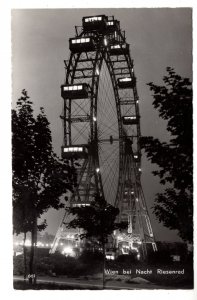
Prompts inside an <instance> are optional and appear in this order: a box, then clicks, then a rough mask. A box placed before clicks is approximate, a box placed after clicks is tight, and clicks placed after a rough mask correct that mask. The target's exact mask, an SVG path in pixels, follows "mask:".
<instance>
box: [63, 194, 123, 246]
mask: <svg viewBox="0 0 197 300" xmlns="http://www.w3.org/2000/svg"><path fill="white" fill-rule="evenodd" d="M68 211H69V213H70V214H73V215H74V216H75V218H74V219H73V220H72V221H70V223H69V227H70V228H82V229H83V230H84V232H83V233H82V234H81V238H87V239H88V238H96V239H97V241H99V242H100V243H101V244H102V243H103V242H104V243H106V242H107V238H108V236H109V235H111V234H112V233H113V231H114V230H116V229H124V228H126V225H127V224H126V225H125V223H117V222H116V218H117V216H118V214H119V209H118V208H115V207H114V206H112V205H111V204H109V203H107V202H106V201H105V199H103V198H102V197H100V196H98V195H95V199H94V201H92V202H91V203H90V205H89V206H84V207H83V206H81V207H69V208H68Z"/></svg>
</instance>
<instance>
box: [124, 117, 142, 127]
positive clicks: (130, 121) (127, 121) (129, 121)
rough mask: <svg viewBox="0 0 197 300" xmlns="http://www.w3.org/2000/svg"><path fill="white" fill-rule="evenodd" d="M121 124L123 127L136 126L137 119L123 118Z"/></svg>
mask: <svg viewBox="0 0 197 300" xmlns="http://www.w3.org/2000/svg"><path fill="white" fill-rule="evenodd" d="M122 122H123V124H124V125H136V124H138V123H139V118H137V116H124V117H122Z"/></svg>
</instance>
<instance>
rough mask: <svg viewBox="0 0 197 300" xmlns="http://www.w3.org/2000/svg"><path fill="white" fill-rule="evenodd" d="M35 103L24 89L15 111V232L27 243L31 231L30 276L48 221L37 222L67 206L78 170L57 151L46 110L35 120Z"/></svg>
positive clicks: (13, 135) (13, 144)
mask: <svg viewBox="0 0 197 300" xmlns="http://www.w3.org/2000/svg"><path fill="white" fill-rule="evenodd" d="M32 104H33V103H32V101H31V100H30V99H29V96H28V95H27V92H26V90H23V91H22V96H21V98H20V99H18V101H17V106H16V110H14V109H13V110H12V175H13V225H14V226H13V229H14V233H16V234H19V233H21V232H23V233H24V240H25V237H26V233H27V232H28V231H30V232H31V240H32V241H31V244H32V245H31V253H30V263H29V269H30V270H29V271H30V274H33V273H35V268H34V265H35V264H34V256H35V248H36V242H37V230H39V231H41V230H43V229H45V228H46V226H47V224H46V220H44V222H43V223H42V224H39V225H38V224H37V220H38V219H39V218H40V217H41V215H42V214H43V213H44V212H46V211H47V210H48V209H49V208H54V209H60V208H63V207H64V204H63V203H62V202H61V199H60V197H61V196H62V195H64V194H66V192H67V191H68V190H72V186H73V182H74V179H75V171H74V167H73V168H72V167H70V166H69V165H68V163H67V162H66V161H63V160H61V159H59V158H58V157H57V155H56V154H55V153H54V152H53V148H52V138H51V131H50V128H49V122H48V120H47V117H46V115H45V113H44V109H43V108H40V113H39V114H38V116H37V117H36V118H34V115H33V108H32ZM24 249H25V248H24ZM24 254H25V253H24ZM24 256H25V255H24ZM30 281H31V280H30Z"/></svg>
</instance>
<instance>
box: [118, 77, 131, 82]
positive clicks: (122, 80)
mask: <svg viewBox="0 0 197 300" xmlns="http://www.w3.org/2000/svg"><path fill="white" fill-rule="evenodd" d="M119 81H120V82H125V81H131V78H130V77H125V78H120V79H119Z"/></svg>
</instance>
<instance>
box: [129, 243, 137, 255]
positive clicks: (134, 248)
mask: <svg viewBox="0 0 197 300" xmlns="http://www.w3.org/2000/svg"><path fill="white" fill-rule="evenodd" d="M130 246H131V249H132V250H135V251H136V252H137V253H138V252H139V250H138V248H137V247H133V244H132V243H131V244H130Z"/></svg>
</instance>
